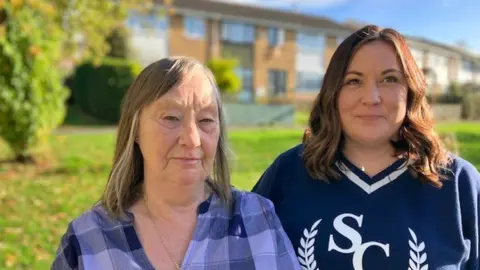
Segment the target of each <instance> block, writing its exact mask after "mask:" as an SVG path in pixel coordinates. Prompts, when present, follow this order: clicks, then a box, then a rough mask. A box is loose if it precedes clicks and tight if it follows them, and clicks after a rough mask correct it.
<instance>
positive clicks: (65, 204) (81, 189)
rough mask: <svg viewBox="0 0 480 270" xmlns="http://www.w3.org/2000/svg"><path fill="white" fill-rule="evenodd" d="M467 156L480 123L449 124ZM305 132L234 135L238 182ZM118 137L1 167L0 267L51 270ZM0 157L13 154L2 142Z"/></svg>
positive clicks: (477, 143)
mask: <svg viewBox="0 0 480 270" xmlns="http://www.w3.org/2000/svg"><path fill="white" fill-rule="evenodd" d="M438 130H439V131H441V132H455V133H456V134H457V137H458V139H459V140H460V152H461V155H462V156H463V157H464V158H466V159H467V160H469V161H471V162H472V163H474V164H475V165H476V166H477V168H480V155H479V154H478V153H480V125H479V124H478V123H449V124H441V125H439V126H438ZM302 134H303V131H302V130H301V129H295V130H292V129H283V130H275V131H274V130H272V129H249V130H238V131H232V132H230V142H231V148H232V149H233V152H234V154H235V155H234V162H233V175H232V182H233V184H234V185H235V186H236V187H238V188H240V189H247V190H248V189H250V188H251V187H252V186H253V184H254V183H255V182H256V181H257V180H258V178H259V177H260V175H261V174H262V173H263V171H264V170H265V168H266V167H267V166H268V165H269V164H270V163H271V162H272V161H273V160H274V158H275V157H276V156H277V155H278V154H279V153H281V152H283V151H284V150H286V149H288V148H290V147H292V146H294V145H296V144H297V143H299V142H300V140H301V137H302ZM114 139H115V138H114V134H113V133H111V132H110V133H101V134H99V133H97V134H72V135H56V136H52V138H51V141H50V145H51V150H50V152H49V153H50V154H49V156H48V159H46V160H47V161H48V162H44V163H42V165H41V166H40V168H35V169H34V168H28V167H27V168H24V167H14V166H11V165H6V164H3V165H2V164H0V205H1V206H2V207H0V269H48V268H49V266H50V263H51V261H52V259H53V256H54V254H55V251H56V248H57V245H58V243H59V240H60V236H61V235H62V234H63V233H64V231H65V228H66V225H67V223H68V222H69V221H70V220H71V219H72V218H73V217H75V216H78V215H79V214H80V213H81V212H83V211H85V210H87V209H88V208H89V207H90V206H91V205H92V204H93V203H94V202H95V201H96V200H97V199H98V198H99V196H100V194H101V192H102V190H103V187H104V184H105V181H106V178H107V176H108V172H109V168H110V164H111V163H110V161H111V159H112V155H113V146H114ZM0 153H1V154H0V160H2V159H5V158H8V155H9V152H8V151H7V149H6V147H5V145H2V144H1V142H0Z"/></svg>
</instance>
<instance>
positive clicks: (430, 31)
mask: <svg viewBox="0 0 480 270" xmlns="http://www.w3.org/2000/svg"><path fill="white" fill-rule="evenodd" d="M222 1H230V2H241V3H252V4H256V5H263V6H269V7H273V8H286V7H287V8H288V5H291V3H296V4H297V6H298V8H299V10H300V12H302V13H307V14H313V15H320V16H324V17H328V18H331V19H334V20H336V21H339V22H343V21H345V20H347V19H354V20H358V21H362V22H367V23H373V24H377V25H379V26H382V27H392V28H395V29H396V30H398V31H399V32H401V33H403V34H407V35H414V36H420V37H426V38H428V39H431V40H434V41H438V42H442V43H446V44H450V45H452V44H456V43H458V42H459V41H463V42H465V43H466V45H467V47H468V48H469V49H471V50H474V51H476V52H477V53H479V54H480V0H222Z"/></svg>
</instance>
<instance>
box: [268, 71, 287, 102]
mask: <svg viewBox="0 0 480 270" xmlns="http://www.w3.org/2000/svg"><path fill="white" fill-rule="evenodd" d="M268 88H269V90H270V92H271V93H272V96H283V95H285V93H286V92H287V73H286V72H285V71H282V70H276V69H270V70H269V71H268Z"/></svg>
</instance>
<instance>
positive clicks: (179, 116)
mask: <svg viewBox="0 0 480 270" xmlns="http://www.w3.org/2000/svg"><path fill="white" fill-rule="evenodd" d="M219 135H220V125H219V115H218V105H217V102H216V90H215V89H214V88H213V87H212V84H211V83H210V81H209V79H208V78H207V77H206V76H205V74H204V72H203V70H200V69H197V70H195V71H193V72H191V74H188V76H186V77H185V79H184V81H183V82H182V83H181V84H180V85H178V86H177V87H174V88H173V89H171V90H170V91H169V92H168V93H166V94H165V95H163V96H162V97H161V98H159V99H158V100H156V101H155V102H153V103H152V104H150V105H149V106H147V107H145V108H144V109H143V110H142V111H141V113H140V123H139V134H138V144H139V146H140V149H141V152H142V155H143V159H144V169H145V176H146V177H149V176H148V175H151V176H153V178H154V179H158V180H159V181H170V182H172V183H174V184H175V185H184V186H185V185H194V184H198V183H199V181H201V182H203V181H205V180H206V178H207V177H208V176H209V175H210V174H211V172H212V168H213V161H214V159H215V153H216V149H217V144H218V140H219ZM151 178H152V177H151Z"/></svg>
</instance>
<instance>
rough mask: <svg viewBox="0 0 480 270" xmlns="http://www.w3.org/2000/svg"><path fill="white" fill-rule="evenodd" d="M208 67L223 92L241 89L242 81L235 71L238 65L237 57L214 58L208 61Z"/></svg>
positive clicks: (229, 92) (231, 92) (233, 91)
mask: <svg viewBox="0 0 480 270" xmlns="http://www.w3.org/2000/svg"><path fill="white" fill-rule="evenodd" d="M207 67H208V68H210V70H211V71H212V73H213V76H214V77H215V80H216V81H217V85H218V87H219V88H220V92H221V93H225V94H234V93H237V92H238V91H239V90H240V89H241V87H242V83H241V81H240V78H239V77H238V75H237V74H236V73H235V69H236V68H237V67H238V61H237V60H236V59H234V58H218V59H212V60H210V61H209V62H208V63H207Z"/></svg>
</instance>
